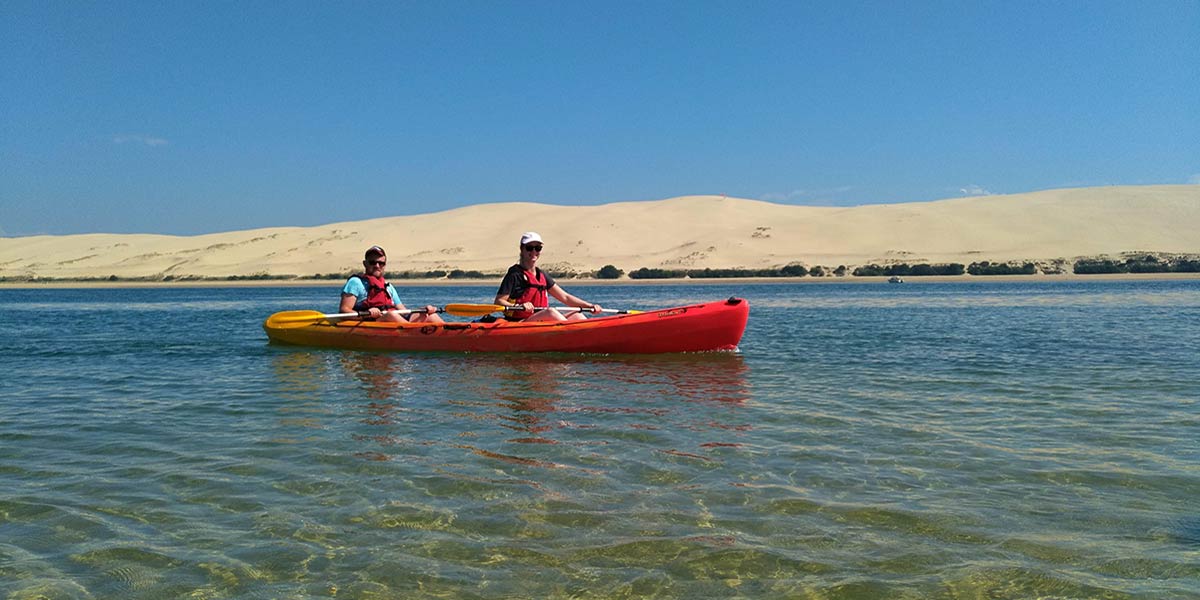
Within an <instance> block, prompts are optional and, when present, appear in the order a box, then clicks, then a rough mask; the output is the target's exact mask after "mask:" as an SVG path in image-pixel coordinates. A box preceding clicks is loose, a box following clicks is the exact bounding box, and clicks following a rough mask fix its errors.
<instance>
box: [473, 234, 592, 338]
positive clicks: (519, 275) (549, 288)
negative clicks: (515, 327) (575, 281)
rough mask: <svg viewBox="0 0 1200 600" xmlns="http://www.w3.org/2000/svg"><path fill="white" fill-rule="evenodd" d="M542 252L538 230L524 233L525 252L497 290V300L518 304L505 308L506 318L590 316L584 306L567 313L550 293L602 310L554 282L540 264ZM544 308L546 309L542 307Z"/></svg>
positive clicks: (569, 303) (568, 302) (574, 304)
mask: <svg viewBox="0 0 1200 600" xmlns="http://www.w3.org/2000/svg"><path fill="white" fill-rule="evenodd" d="M541 256H542V236H540V235H538V234H537V232H535V231H529V232H526V233H524V234H522V235H521V255H520V259H519V262H518V263H517V264H515V265H513V266H511V267H509V268H508V273H505V275H504V280H503V281H501V282H500V289H499V290H498V291H497V292H496V304H499V305H502V306H513V307H517V308H516V309H515V310H509V311H505V312H504V318H505V319H508V320H509V321H568V320H576V319H586V318H587V317H585V316H584V315H583V310H577V311H571V315H570V316H563V314H562V313H561V312H559V311H558V310H557V309H554V308H546V307H547V306H548V305H549V301H550V300H549V296H554V297H555V298H556V299H557V300H558V301H559V302H562V303H563V304H566V305H567V306H571V307H575V308H581V309H584V310H588V311H591V312H593V313H598V312H600V305H599V304H591V303H588V302H587V301H585V300H581V299H579V298H577V297H575V296H572V295H571V294H568V293H567V291H566V290H564V289H562V286H560V285H558V284H557V283H555V282H554V278H553V277H551V276H550V275H548V274H547V273H546V272H545V271H542V270H541V269H539V268H538V267H537V261H538V259H539V258H541ZM538 309H542V310H538Z"/></svg>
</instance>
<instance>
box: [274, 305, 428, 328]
mask: <svg viewBox="0 0 1200 600" xmlns="http://www.w3.org/2000/svg"><path fill="white" fill-rule="evenodd" d="M396 312H398V313H400V314H402V315H408V314H412V313H424V312H428V311H426V310H425V309H423V308H418V309H405V310H398V311H396ZM434 312H442V310H441V309H437V310H435V311H434ZM368 316H370V315H369V313H368V312H367V311H365V310H364V311H362V312H350V313H337V314H332V315H327V314H322V313H319V312H317V311H315V310H285V311H283V312H277V313H275V314H273V315H271V316H270V317H268V318H267V323H269V324H270V325H272V326H276V327H279V326H287V327H302V326H304V325H307V324H309V323H315V322H317V321H330V322H332V321H344V320H346V319H365V318H367V317H368Z"/></svg>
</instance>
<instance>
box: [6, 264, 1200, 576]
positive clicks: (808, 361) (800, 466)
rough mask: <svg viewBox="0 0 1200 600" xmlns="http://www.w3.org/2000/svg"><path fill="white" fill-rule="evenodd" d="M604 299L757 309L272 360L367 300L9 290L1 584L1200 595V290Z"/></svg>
mask: <svg viewBox="0 0 1200 600" xmlns="http://www.w3.org/2000/svg"><path fill="white" fill-rule="evenodd" d="M491 291H492V290H491V288H480V287H474V288H469V287H464V288H446V287H436V288H407V289H404V290H402V296H403V297H404V298H405V299H406V300H407V301H409V302H410V303H422V304H423V303H425V302H430V303H433V304H446V303H449V302H487V301H489V294H490V293H491ZM573 291H575V292H579V293H580V294H581V295H583V296H585V297H587V298H589V299H594V300H596V301H599V302H601V303H603V304H605V305H606V306H611V307H615V308H639V309H646V308H656V307H664V306H672V305H677V304H681V303H688V302H694V301H703V300H716V299H721V298H724V297H727V296H730V295H732V294H735V293H736V294H738V295H742V296H745V297H747V298H749V299H750V301H751V307H752V308H751V314H750V326H749V329H748V331H747V334H746V337H745V338H744V339H743V341H742V348H741V352H740V353H738V354H719V355H679V356H665V357H648V358H637V357H607V356H568V355H552V356H541V355H518V354H514V355H454V354H438V355H421V354H372V353H358V352H343V351H331V350H310V349H303V348H294V347H282V346H272V345H269V344H268V343H267V341H266V338H265V336H264V335H263V333H262V330H261V328H260V323H261V321H262V320H263V318H265V317H266V316H267V315H268V314H270V313H272V312H275V311H278V310H286V309H301V308H317V309H321V310H326V311H328V312H336V311H335V309H336V298H337V292H338V284H336V283H332V284H330V285H329V286H326V287H323V288H278V289H274V288H256V289H196V290H177V289H176V290H157V289H156V290H86V291H83V290H81V291H59V290H0V364H3V368H4V377H3V381H2V382H0V597H9V598H42V597H44V598H180V597H189V598H305V597H313V598H318V597H321V598H334V597H336V598H339V599H340V598H401V597H403V598H410V597H413V598H419V597H430V598H434V597H436V598H518V597H537V598H568V597H570V598H622V597H639V598H640V597H653V598H700V597H704V598H722V597H728V598H734V597H744V598H820V599H836V598H1035V597H1051V598H1200V439H1198V438H1200V406H1198V399H1200V378H1198V374H1200V282H1196V281H1190V282H1084V283H1045V284H1022V283H986V282H985V283H960V284H947V285H939V284H914V283H910V284H905V285H901V286H894V285H893V286H889V285H885V284H880V285H865V284H859V285H854V284H832V285H811V284H810V285H760V286H740V287H733V286H661V287H643V286H637V287H633V286H630V287H590V288H581V287H578V286H576V288H575V289H573Z"/></svg>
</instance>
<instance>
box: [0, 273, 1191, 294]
mask: <svg viewBox="0 0 1200 600" xmlns="http://www.w3.org/2000/svg"><path fill="white" fill-rule="evenodd" d="M1179 280H1183V281H1192V280H1200V273H1103V274H1095V275H1075V274H1062V275H924V276H909V277H906V278H905V279H904V284H913V283H915V284H922V283H980V282H985V281H989V282H990V281H999V282H1038V283H1041V282H1047V281H1049V282H1079V281H1179ZM559 281H560V282H561V283H562V284H563V287H571V286H584V287H588V286H611V285H634V286H637V285H729V284H755V285H759V284H796V283H799V284H816V285H821V284H836V283H850V284H886V283H887V281H888V277H886V276H878V277H875V276H860V277H854V276H846V277H726V278H712V279H689V278H678V279H628V278H622V279H560V280H559ZM344 283H345V282H344V281H343V280H340V279H337V280H335V279H284V280H279V279H261V280H227V281H225V280H205V281H45V282H38V281H19V282H18V281H6V282H0V290H27V289H109V288H111V289H145V288H240V287H324V286H329V287H331V288H332V287H338V288H340V287H341V286H342V284H344ZM391 283H392V284H393V285H395V286H396V287H397V288H402V287H405V286H423V287H492V286H496V285H499V280H498V279H455V280H449V279H397V280H391Z"/></svg>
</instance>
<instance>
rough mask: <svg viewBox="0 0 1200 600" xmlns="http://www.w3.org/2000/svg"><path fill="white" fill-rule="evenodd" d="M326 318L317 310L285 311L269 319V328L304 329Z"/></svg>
mask: <svg viewBox="0 0 1200 600" xmlns="http://www.w3.org/2000/svg"><path fill="white" fill-rule="evenodd" d="M324 318H325V315H324V314H322V313H319V312H317V311H315V310H285V311H283V312H277V313H275V314H273V315H271V316H269V317H267V323H266V325H267V327H275V328H279V327H304V326H305V325H308V324H310V323H316V322H317V321H320V320H322V319H324Z"/></svg>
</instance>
